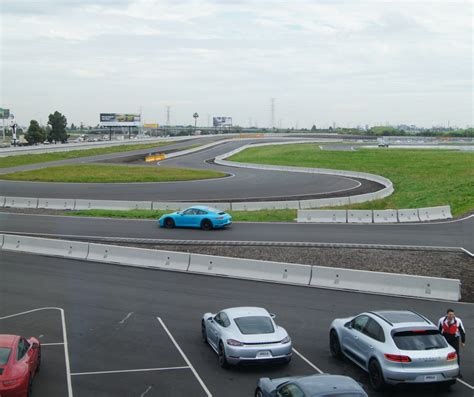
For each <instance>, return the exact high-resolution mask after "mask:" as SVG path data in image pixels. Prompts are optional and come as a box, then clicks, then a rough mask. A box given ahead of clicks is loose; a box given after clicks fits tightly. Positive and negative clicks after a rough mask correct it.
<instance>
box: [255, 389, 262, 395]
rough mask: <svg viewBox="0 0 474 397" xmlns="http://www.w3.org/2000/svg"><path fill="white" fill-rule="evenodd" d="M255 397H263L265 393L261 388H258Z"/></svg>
mask: <svg viewBox="0 0 474 397" xmlns="http://www.w3.org/2000/svg"><path fill="white" fill-rule="evenodd" d="M255 397H263V391H262V389H260V387H257V390H255Z"/></svg>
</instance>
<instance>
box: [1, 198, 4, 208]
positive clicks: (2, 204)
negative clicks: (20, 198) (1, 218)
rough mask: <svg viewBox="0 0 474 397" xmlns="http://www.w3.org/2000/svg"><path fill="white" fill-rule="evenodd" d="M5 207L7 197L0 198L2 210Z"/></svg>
mask: <svg viewBox="0 0 474 397" xmlns="http://www.w3.org/2000/svg"><path fill="white" fill-rule="evenodd" d="M4 205H5V197H4V196H0V208H2V207H3V206H4Z"/></svg>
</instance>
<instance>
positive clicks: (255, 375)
mask: <svg viewBox="0 0 474 397" xmlns="http://www.w3.org/2000/svg"><path fill="white" fill-rule="evenodd" d="M0 259H1V260H2V277H4V279H5V281H6V282H8V285H11V289H9V290H5V291H2V295H1V296H2V301H3V302H6V301H8V300H9V299H15V305H16V307H19V306H22V307H24V308H25V309H24V310H27V308H31V304H32V302H34V297H36V296H39V295H40V294H43V296H44V297H45V299H46V297H47V298H48V299H50V300H51V301H54V300H55V299H57V297H58V296H59V297H61V298H60V299H61V301H63V300H64V302H61V304H62V307H64V310H65V318H66V324H67V340H68V342H69V345H68V351H69V360H70V368H71V379H72V390H73V393H74V396H75V397H78V396H79V397H81V396H106V397H107V396H117V395H124V396H129V395H130V396H146V397H150V396H181V395H192V396H210V395H213V396H229V397H233V396H235V397H237V396H239V397H240V396H252V395H253V392H254V390H255V386H256V383H257V380H258V379H259V378H260V377H270V378H276V377H282V376H295V375H309V374H314V373H317V372H318V371H324V372H327V373H332V374H343V375H348V376H351V377H352V378H354V379H355V380H357V381H359V382H360V383H362V384H363V385H364V388H365V390H366V391H367V392H368V393H369V395H370V396H371V397H379V396H382V395H384V396H386V395H390V396H394V397H398V396H400V397H401V396H403V397H406V396H419V395H436V396H445V395H446V396H448V395H449V396H450V397H458V396H466V397H467V396H469V397H471V396H472V395H473V390H472V388H471V387H470V386H469V385H472V384H473V381H474V369H473V368H474V363H473V360H474V355H473V354H472V353H473V351H474V350H473V348H472V346H471V345H470V344H469V343H468V344H467V345H466V348H465V349H464V351H463V373H464V379H463V381H464V382H466V383H467V385H465V384H463V383H460V382H459V383H458V384H456V385H455V386H454V387H452V390H451V391H450V392H443V391H441V390H439V388H437V387H436V386H434V387H429V386H428V387H427V386H423V387H416V388H414V387H403V388H395V389H391V390H390V391H389V392H385V393H383V394H382V393H374V392H373V391H371V390H370V387H369V386H368V378H367V375H366V374H365V373H364V372H363V371H362V370H359V369H358V368H357V367H356V366H355V365H354V364H352V363H350V362H348V361H344V360H343V361H339V360H335V359H333V358H332V357H331V355H330V353H329V347H328V328H329V325H330V323H331V321H332V320H333V319H334V318H336V317H346V316H349V315H354V314H357V313H360V312H362V311H365V310H368V309H381V308H382V309H383V308H386V309H388V308H389V309H406V308H407V307H409V308H411V309H414V310H416V311H419V312H422V313H424V314H426V315H427V316H428V317H429V318H431V319H432V320H436V319H437V317H439V315H440V314H439V313H441V314H442V313H443V312H444V311H445V310H446V305H447V304H446V303H444V302H434V301H433V302H430V301H424V300H413V299H403V298H395V297H384V296H377V295H366V294H357V293H350V292H342V291H331V290H321V289H313V288H303V287H296V286H285V285H278V284H269V283H259V282H253V281H242V280H232V279H226V278H216V277H206V276H196V275H189V274H180V273H172V272H164V271H152V270H147V269H133V268H126V267H117V266H111V265H105V264H97V263H84V262H80V261H72V260H64V259H58V258H48V259H47V260H45V261H43V262H42V263H41V264H38V257H33V256H27V255H19V254H13V253H2V252H0ZM45 268H47V270H48V273H49V274H54V275H55V288H56V290H55V291H54V293H52V294H50V293H49V291H50V288H48V280H47V279H46V278H43V279H42V283H39V282H38V280H39V279H41V277H42V274H43V272H44V269H45ZM26 269H28V270H29V272H28V273H29V280H31V284H29V285H28V288H27V289H25V293H24V294H23V295H22V297H21V298H18V297H17V296H16V295H14V294H12V293H10V291H14V290H15V289H16V288H15V287H17V286H18V285H19V284H20V283H21V281H20V278H19V277H18V275H19V274H22V272H25V271H26ZM62 278H64V279H65V280H66V279H76V280H79V279H80V280H81V282H80V283H78V282H75V283H66V282H64V286H63V287H61V284H60V283H57V280H60V279H62ZM15 284H16V285H15ZM64 297H67V299H64ZM3 298H5V299H3ZM248 305H254V306H262V307H265V308H267V309H268V310H269V311H271V312H274V313H276V314H277V317H276V322H277V324H279V325H281V326H283V327H285V328H286V329H287V331H288V332H289V334H290V335H291V337H292V340H293V346H294V348H295V350H296V352H295V354H294V356H293V360H292V361H291V363H290V364H288V365H264V366H245V367H235V368H230V369H222V368H220V367H219V365H218V361H217V355H216V354H215V352H214V351H213V350H212V349H211V348H210V347H209V346H208V345H206V344H204V343H203V342H202V340H201V335H200V321H201V316H202V314H203V313H205V312H208V311H209V312H216V311H218V310H219V309H222V308H225V307H233V306H248ZM449 306H454V308H455V310H456V311H457V312H458V314H459V315H460V316H461V317H462V318H463V320H464V324H465V326H466V329H467V334H468V338H469V337H470V335H472V334H473V333H474V329H473V324H474V313H473V310H472V305H462V304H449ZM1 307H2V311H1V312H0V315H6V314H11V313H6V312H5V307H4V305H3V304H2V306H1ZM0 327H1V328H0V330H1V332H2V333H3V332H7V330H8V332H11V333H20V334H23V335H26V336H30V335H33V336H39V337H40V340H41V341H42V343H43V344H44V349H45V350H44V351H45V352H47V353H46V354H45V356H44V358H45V360H44V362H43V368H42V370H41V372H40V374H39V375H38V378H37V381H36V382H35V392H36V393H35V394H36V395H37V396H67V395H68V390H67V377H66V373H67V371H66V362H65V357H64V349H61V347H62V345H61V343H63V338H62V328H61V316H60V312H59V311H56V312H55V311H53V310H50V311H47V310H44V311H42V312H41V313H40V312H32V313H29V314H28V315H22V316H16V317H12V318H8V319H4V320H2V321H0ZM468 341H469V339H468ZM46 349H47V350H46ZM60 351H62V353H63V354H62V355H61V354H60V353H58V352H60ZM58 379H59V380H60V381H59V382H58ZM53 386H55V387H57V389H54V392H51V390H53V389H48V387H53Z"/></svg>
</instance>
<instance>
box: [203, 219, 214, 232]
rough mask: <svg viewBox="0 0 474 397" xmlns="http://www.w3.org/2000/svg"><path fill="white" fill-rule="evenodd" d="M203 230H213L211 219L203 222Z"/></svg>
mask: <svg viewBox="0 0 474 397" xmlns="http://www.w3.org/2000/svg"><path fill="white" fill-rule="evenodd" d="M201 229H202V230H211V229H212V222H211V221H210V220H209V219H204V220H203V221H202V222H201Z"/></svg>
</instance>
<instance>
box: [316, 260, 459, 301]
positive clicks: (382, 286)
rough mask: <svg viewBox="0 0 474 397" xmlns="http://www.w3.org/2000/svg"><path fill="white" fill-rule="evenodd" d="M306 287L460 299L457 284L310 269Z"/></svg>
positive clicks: (454, 281)
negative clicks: (310, 272)
mask: <svg viewBox="0 0 474 397" xmlns="http://www.w3.org/2000/svg"><path fill="white" fill-rule="evenodd" d="M310 285H312V286H315V287H326V288H336V289H346V290H352V291H364V292H373V293H382V294H390V295H403V296H413V297H418V298H431V299H445V300H450V301H458V300H459V299H461V283H460V281H459V280H455V279H447V278H435V277H423V276H414V275H406V274H391V273H381V272H370V271H362V270H352V269H338V268H330V267H321V266H313V269H312V278H311V283H310Z"/></svg>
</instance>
